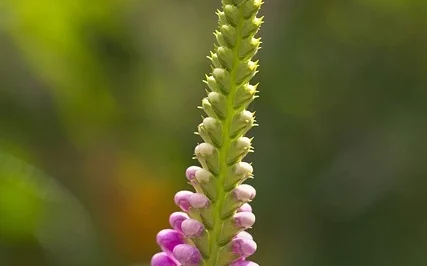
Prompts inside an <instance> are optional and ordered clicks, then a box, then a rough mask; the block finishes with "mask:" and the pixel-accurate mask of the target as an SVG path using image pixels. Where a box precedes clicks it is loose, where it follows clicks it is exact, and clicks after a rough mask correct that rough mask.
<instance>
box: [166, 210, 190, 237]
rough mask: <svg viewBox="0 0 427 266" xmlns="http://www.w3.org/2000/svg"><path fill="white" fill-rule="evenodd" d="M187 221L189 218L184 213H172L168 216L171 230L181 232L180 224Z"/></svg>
mask: <svg viewBox="0 0 427 266" xmlns="http://www.w3.org/2000/svg"><path fill="white" fill-rule="evenodd" d="M187 219H190V217H189V216H188V215H187V214H186V213H185V212H174V213H172V214H171V215H170V216H169V224H170V225H171V226H172V228H173V229H175V230H177V231H179V232H182V229H181V224H182V222H183V221H185V220H187Z"/></svg>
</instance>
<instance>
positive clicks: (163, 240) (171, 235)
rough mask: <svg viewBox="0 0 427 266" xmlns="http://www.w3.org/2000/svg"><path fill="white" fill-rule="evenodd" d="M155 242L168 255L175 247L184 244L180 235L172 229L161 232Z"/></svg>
mask: <svg viewBox="0 0 427 266" xmlns="http://www.w3.org/2000/svg"><path fill="white" fill-rule="evenodd" d="M156 240H157V244H159V246H160V247H161V248H162V250H163V251H165V252H168V253H170V252H172V251H173V249H174V248H175V247H176V246H177V245H179V244H182V243H184V239H183V237H182V235H181V233H179V232H178V231H176V230H173V229H163V230H161V231H160V232H159V233H158V234H157V237H156Z"/></svg>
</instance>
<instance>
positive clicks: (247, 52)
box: [239, 38, 261, 61]
mask: <svg viewBox="0 0 427 266" xmlns="http://www.w3.org/2000/svg"><path fill="white" fill-rule="evenodd" d="M260 45H261V39H257V38H247V39H244V40H242V42H241V43H240V50H239V59H241V60H243V61H245V60H248V59H250V58H252V57H253V56H254V55H255V54H256V53H257V51H258V50H259V48H260Z"/></svg>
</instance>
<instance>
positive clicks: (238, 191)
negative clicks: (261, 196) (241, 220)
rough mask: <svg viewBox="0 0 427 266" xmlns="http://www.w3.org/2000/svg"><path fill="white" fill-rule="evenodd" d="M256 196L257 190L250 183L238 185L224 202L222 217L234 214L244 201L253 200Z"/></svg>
mask: <svg viewBox="0 0 427 266" xmlns="http://www.w3.org/2000/svg"><path fill="white" fill-rule="evenodd" d="M255 196H256V190H255V188H253V187H252V186H250V185H247V184H243V185H239V186H237V187H236V188H235V189H234V190H233V191H232V192H231V193H228V196H227V198H226V200H225V202H224V206H223V208H222V212H221V218H227V217H229V216H230V215H231V214H233V213H234V212H235V211H236V210H237V209H238V208H239V207H240V206H242V205H243V204H244V203H248V202H251V201H252V200H253V199H254V198H255Z"/></svg>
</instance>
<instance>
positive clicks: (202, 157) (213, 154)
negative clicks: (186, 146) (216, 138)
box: [194, 143, 219, 175]
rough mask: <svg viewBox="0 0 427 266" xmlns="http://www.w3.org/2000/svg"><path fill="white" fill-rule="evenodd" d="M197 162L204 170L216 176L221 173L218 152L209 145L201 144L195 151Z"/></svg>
mask: <svg viewBox="0 0 427 266" xmlns="http://www.w3.org/2000/svg"><path fill="white" fill-rule="evenodd" d="M194 153H195V155H196V158H197V160H199V162H200V164H201V165H202V166H203V168H206V169H209V171H210V172H212V173H214V174H215V175H216V174H218V172H219V162H218V150H217V149H216V148H215V147H214V146H213V145H211V144H209V143H201V144H199V145H197V146H196V148H195V149H194Z"/></svg>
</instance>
